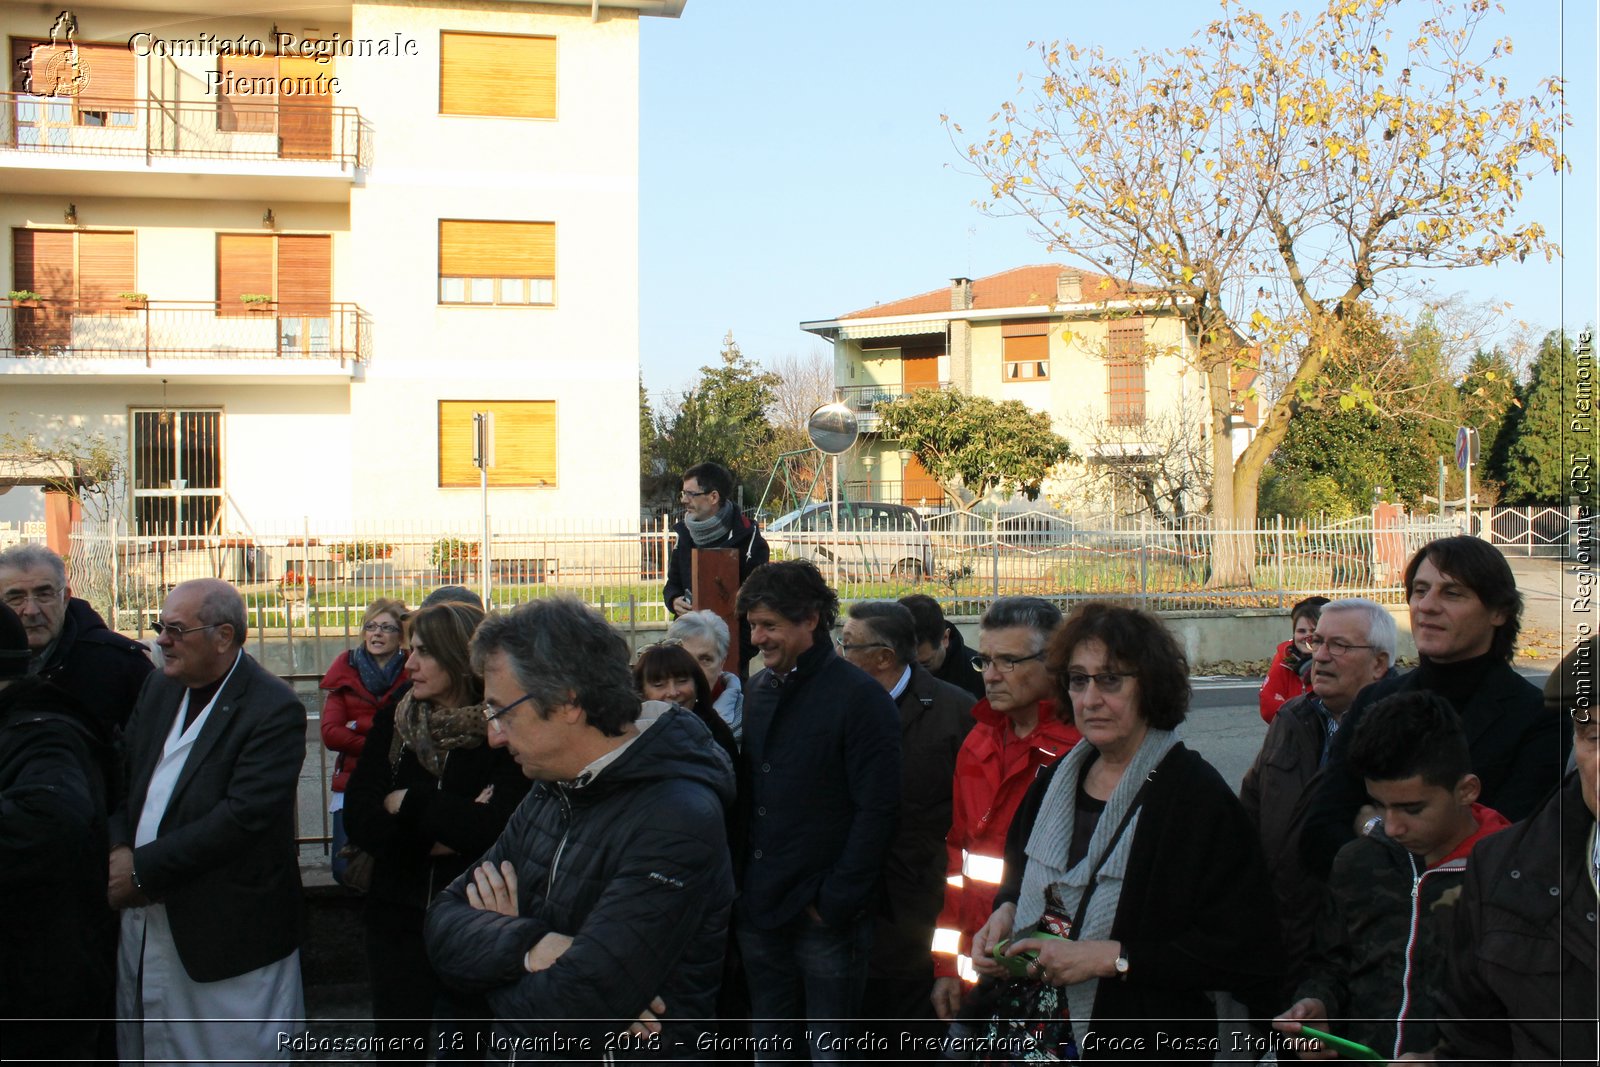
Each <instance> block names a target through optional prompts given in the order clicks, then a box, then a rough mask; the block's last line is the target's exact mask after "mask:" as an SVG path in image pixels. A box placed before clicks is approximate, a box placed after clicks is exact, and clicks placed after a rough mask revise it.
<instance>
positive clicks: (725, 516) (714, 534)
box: [683, 500, 733, 548]
mask: <svg viewBox="0 0 1600 1067" xmlns="http://www.w3.org/2000/svg"><path fill="white" fill-rule="evenodd" d="M683 524H684V525H685V526H687V527H688V528H689V536H690V537H692V538H694V543H695V545H696V546H698V547H700V548H707V547H710V546H713V545H720V544H721V543H722V542H723V541H726V540H727V539H728V535H729V534H731V533H732V532H733V501H731V500H724V501H723V502H722V506H721V507H720V508H718V509H717V513H716V514H715V515H713V516H711V517H710V518H709V519H697V518H695V517H694V516H693V515H691V514H689V513H688V512H687V511H686V512H684V513H683Z"/></svg>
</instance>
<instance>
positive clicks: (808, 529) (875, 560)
mask: <svg viewBox="0 0 1600 1067" xmlns="http://www.w3.org/2000/svg"><path fill="white" fill-rule="evenodd" d="M762 534H763V536H765V537H766V539H767V544H768V545H769V546H771V548H772V550H773V551H774V553H778V552H781V553H782V554H783V555H784V557H785V558H788V559H809V560H811V561H812V562H813V563H815V564H816V565H817V566H818V567H819V568H823V569H827V568H828V567H831V566H832V565H833V563H834V560H835V558H837V560H838V564H839V568H840V570H841V572H842V574H843V575H844V576H846V577H850V578H856V579H863V578H865V579H883V578H897V579H902V580H916V579H919V578H923V577H925V576H927V575H928V574H931V573H932V572H933V539H932V538H931V537H930V536H929V534H928V528H927V525H926V524H925V523H923V521H922V516H921V515H919V514H917V513H916V511H914V510H913V509H911V508H909V507H907V506H905V505H904V504H886V503H878V502H876V501H857V500H841V501H840V502H839V529H838V530H837V531H835V530H834V528H833V505H832V504H831V503H828V502H823V503H820V504H807V505H806V506H805V507H803V508H799V509H797V510H795V511H791V512H789V513H788V514H785V515H780V516H778V518H776V519H774V520H773V522H772V524H771V525H770V526H768V527H767V528H766V529H765V530H763V531H762Z"/></svg>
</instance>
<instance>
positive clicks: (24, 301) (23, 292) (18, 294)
mask: <svg viewBox="0 0 1600 1067" xmlns="http://www.w3.org/2000/svg"><path fill="white" fill-rule="evenodd" d="M6 296H7V298H8V299H10V301H11V306H12V307H14V308H36V307H38V306H39V301H40V300H42V299H44V298H43V297H41V296H40V295H39V294H38V293H36V292H34V291H33V290H32V289H13V290H11V291H10V292H9V293H7V294H6Z"/></svg>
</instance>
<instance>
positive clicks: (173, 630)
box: [155, 619, 223, 641]
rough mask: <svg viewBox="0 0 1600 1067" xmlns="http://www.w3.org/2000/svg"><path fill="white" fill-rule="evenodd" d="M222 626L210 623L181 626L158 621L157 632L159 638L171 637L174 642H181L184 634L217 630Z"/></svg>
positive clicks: (217, 623) (218, 623)
mask: <svg viewBox="0 0 1600 1067" xmlns="http://www.w3.org/2000/svg"><path fill="white" fill-rule="evenodd" d="M222 625H223V624H222V623H220V622H208V623H206V624H205V625H204V626H179V625H178V624H177V623H175V622H162V621H161V620H160V619H157V620H156V626H155V630H156V636H157V637H170V638H172V639H173V640H174V641H181V640H183V635H184V634H192V633H194V632H195V631H197V630H215V629H216V628H217V627H218V626H222Z"/></svg>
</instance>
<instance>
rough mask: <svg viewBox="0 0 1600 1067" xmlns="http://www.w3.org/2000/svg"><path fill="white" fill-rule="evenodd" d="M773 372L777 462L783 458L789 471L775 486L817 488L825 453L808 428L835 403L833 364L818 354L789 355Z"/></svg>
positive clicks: (773, 411)
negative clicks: (818, 412) (820, 410)
mask: <svg viewBox="0 0 1600 1067" xmlns="http://www.w3.org/2000/svg"><path fill="white" fill-rule="evenodd" d="M771 369H772V373H773V374H775V375H777V376H778V384H777V386H776V387H775V388H774V393H775V395H776V397H777V399H776V400H775V401H774V403H773V405H772V408H771V410H770V411H769V412H768V414H769V415H770V416H771V419H772V424H773V429H774V430H775V431H776V434H777V439H776V442H775V444H774V448H773V451H774V453H775V455H774V460H775V461H776V459H777V457H778V456H782V457H783V458H782V462H783V464H784V466H785V467H786V468H787V469H786V470H785V471H784V472H782V473H781V474H780V476H779V478H778V480H777V482H775V483H774V485H775V486H776V485H790V486H812V485H815V484H816V482H817V476H818V474H819V473H820V471H821V463H820V460H821V458H822V453H820V452H818V451H817V450H816V448H815V446H813V445H812V443H811V435H810V434H809V433H807V432H806V426H807V423H808V421H809V420H810V418H811V413H812V412H813V411H815V410H817V408H818V407H820V406H822V405H823V404H827V403H831V402H832V401H833V396H834V381H833V360H832V359H830V358H829V357H828V356H827V355H825V354H824V353H822V352H818V351H815V350H813V351H811V352H808V353H806V354H805V355H799V354H796V353H790V354H789V355H787V356H784V357H782V358H781V359H778V360H776V361H775V362H774V363H773V364H772V368H771Z"/></svg>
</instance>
